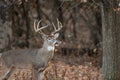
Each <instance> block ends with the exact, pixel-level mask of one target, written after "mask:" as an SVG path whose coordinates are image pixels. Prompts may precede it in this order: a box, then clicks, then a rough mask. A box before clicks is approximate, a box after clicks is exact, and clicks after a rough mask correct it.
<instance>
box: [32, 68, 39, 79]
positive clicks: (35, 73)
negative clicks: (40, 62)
mask: <svg viewBox="0 0 120 80" xmlns="http://www.w3.org/2000/svg"><path fill="white" fill-rule="evenodd" d="M33 73H34V80H39V79H38V71H37V70H35V69H33Z"/></svg>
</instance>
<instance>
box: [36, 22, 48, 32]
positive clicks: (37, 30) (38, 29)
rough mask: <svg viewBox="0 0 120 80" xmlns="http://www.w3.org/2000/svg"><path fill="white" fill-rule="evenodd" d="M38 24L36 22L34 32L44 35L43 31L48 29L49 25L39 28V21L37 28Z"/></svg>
mask: <svg viewBox="0 0 120 80" xmlns="http://www.w3.org/2000/svg"><path fill="white" fill-rule="evenodd" d="M36 22H37V21H36V20H35V21H34V30H35V32H39V31H40V33H41V34H44V33H43V32H42V31H41V30H42V29H44V28H46V27H48V25H46V26H43V27H41V28H39V24H40V22H41V20H40V21H38V23H37V26H36Z"/></svg>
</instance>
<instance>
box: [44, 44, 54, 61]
mask: <svg viewBox="0 0 120 80" xmlns="http://www.w3.org/2000/svg"><path fill="white" fill-rule="evenodd" d="M54 50H55V46H53V45H48V43H47V42H44V43H43V47H42V55H44V57H47V58H48V59H51V58H52V57H53V55H54Z"/></svg>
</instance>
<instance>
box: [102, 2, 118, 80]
mask: <svg viewBox="0 0 120 80" xmlns="http://www.w3.org/2000/svg"><path fill="white" fill-rule="evenodd" d="M102 3H103V4H102V5H101V8H102V28H103V29H102V30H103V32H102V33H103V67H102V68H103V77H104V80H119V79H120V32H119V31H120V12H119V9H118V8H119V2H118V0H102Z"/></svg>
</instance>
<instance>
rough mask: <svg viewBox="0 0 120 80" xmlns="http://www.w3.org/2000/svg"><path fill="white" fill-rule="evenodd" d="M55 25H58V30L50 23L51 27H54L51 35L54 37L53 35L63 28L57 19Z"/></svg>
mask: <svg viewBox="0 0 120 80" xmlns="http://www.w3.org/2000/svg"><path fill="white" fill-rule="evenodd" d="M57 24H58V29H57V28H56V27H55V24H54V23H52V25H53V27H54V29H55V31H54V32H52V35H54V34H55V33H57V32H58V31H60V30H61V28H62V27H63V26H62V23H61V22H60V21H59V20H58V19H57Z"/></svg>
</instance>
